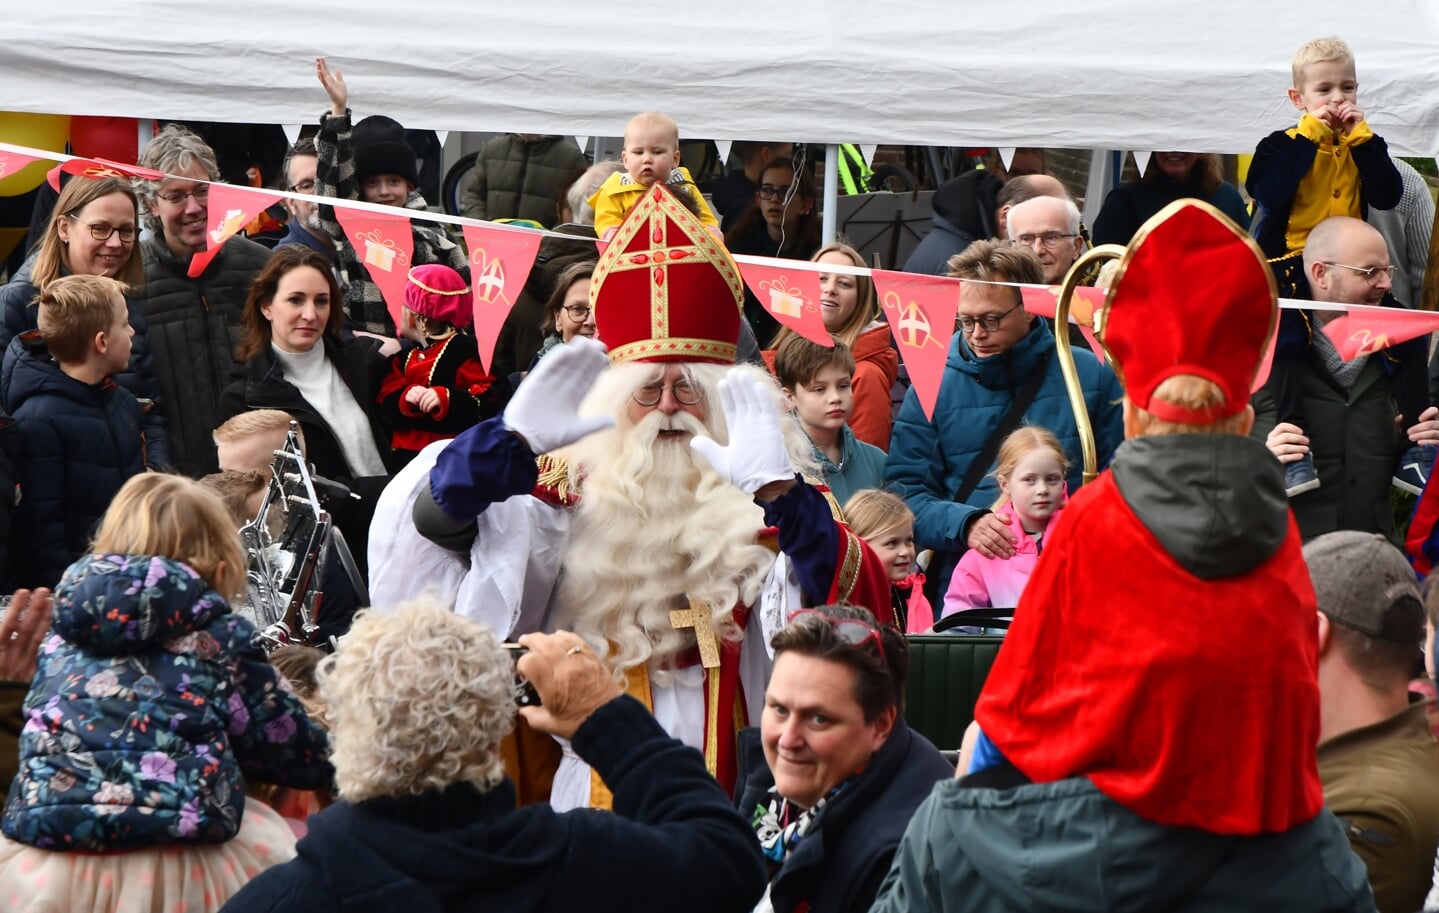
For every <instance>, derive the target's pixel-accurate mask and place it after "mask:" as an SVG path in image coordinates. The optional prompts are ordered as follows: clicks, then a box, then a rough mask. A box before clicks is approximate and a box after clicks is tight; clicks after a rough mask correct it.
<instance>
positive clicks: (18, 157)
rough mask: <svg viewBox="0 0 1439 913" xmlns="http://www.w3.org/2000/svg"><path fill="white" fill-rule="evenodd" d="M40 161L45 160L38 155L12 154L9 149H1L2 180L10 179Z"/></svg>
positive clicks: (0, 176) (0, 167) (0, 172)
mask: <svg viewBox="0 0 1439 913" xmlns="http://www.w3.org/2000/svg"><path fill="white" fill-rule="evenodd" d="M39 161H44V159H42V158H41V157H40V156H38V155H25V154H24V153H20V152H11V151H9V150H8V149H0V178H4V177H9V176H10V175H12V174H14V173H15V172H17V171H19V170H20V169H21V168H24V167H25V166H26V165H28V164H30V163H31V162H39Z"/></svg>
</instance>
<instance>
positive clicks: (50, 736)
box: [0, 555, 333, 851]
mask: <svg viewBox="0 0 1439 913" xmlns="http://www.w3.org/2000/svg"><path fill="white" fill-rule="evenodd" d="M254 633H255V629H254V627H253V626H252V625H251V624H250V622H249V621H247V620H245V619H243V618H241V617H239V616H238V615H234V614H232V613H231V612H230V607H229V606H228V605H227V604H226V603H225V600H224V599H223V598H222V597H221V596H220V595H219V594H218V593H216V592H215V591H214V590H212V589H211V588H210V587H209V585H208V584H206V583H205V581H204V580H203V579H201V577H200V576H199V574H197V573H196V572H195V571H194V570H193V569H192V568H190V567H189V566H188V565H185V564H182V563H180V562H178V561H173V560H170V559H167V558H159V557H152V556H148V555H88V556H86V557H84V558H81V559H80V560H79V561H77V562H75V563H74V564H72V565H71V566H70V568H69V570H67V571H66V572H65V577H64V578H63V579H62V580H61V582H60V585H59V586H58V587H57V588H56V590H55V612H54V620H53V629H52V631H51V633H50V636H49V637H48V638H46V640H45V641H44V643H43V644H42V645H41V648H40V660H39V666H38V668H37V671H36V673H35V681H34V683H33V685H32V686H31V689H30V694H29V696H28V697H27V698H26V700H25V719H26V722H25V728H24V730H23V731H22V732H21V735H20V773H19V774H18V775H17V776H16V778H15V783H14V785H13V786H12V787H11V789H10V795H9V798H8V800H7V802H6V804H5V810H4V814H3V816H0V830H3V831H4V833H5V835H6V836H8V837H10V838H11V839H13V840H18V841H20V842H22V843H26V844H29V845H31V846H36V847H41V848H47V849H59V850H91V851H95V850H125V849H135V848H140V847H148V846H155V845H157V844H164V843H220V842H223V841H225V840H228V839H230V838H231V837H233V836H234V835H235V833H236V832H237V831H238V830H239V827H240V817H241V815H242V813H243V811H244V804H245V795H244V780H243V777H242V772H243V774H245V775H250V776H254V777H256V778H258V779H262V780H265V781H267V782H274V783H280V784H283V785H286V786H293V787H298V788H302V789H309V788H314V787H317V786H322V785H325V784H327V783H328V782H329V781H330V779H331V777H332V775H333V774H332V771H331V768H330V766H329V763H328V761H327V760H326V756H327V752H328V747H329V746H328V739H327V738H326V736H325V733H324V732H323V731H322V730H320V729H318V728H317V727H315V726H314V725H312V724H311V723H310V722H309V720H308V718H307V717H306V716H305V712H304V710H303V709H302V708H301V706H300V703H299V701H298V700H297V699H296V697H295V695H294V694H293V693H292V692H291V691H290V689H289V685H288V683H287V682H285V680H284V679H283V678H282V677H281V676H280V675H279V674H278V673H277V672H276V671H275V670H274V668H273V667H272V666H271V665H270V664H269V663H268V662H267V661H266V659H265V656H264V654H263V652H261V651H260V649H259V648H258V647H255V646H253V645H252V639H253V635H254Z"/></svg>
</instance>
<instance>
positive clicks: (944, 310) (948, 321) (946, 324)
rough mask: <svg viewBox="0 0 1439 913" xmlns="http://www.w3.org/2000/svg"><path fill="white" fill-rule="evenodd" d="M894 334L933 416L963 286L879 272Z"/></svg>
mask: <svg viewBox="0 0 1439 913" xmlns="http://www.w3.org/2000/svg"><path fill="white" fill-rule="evenodd" d="M871 275H872V277H873V279H874V291H875V294H876V295H878V296H879V303H880V307H881V309H883V311H884V318H885V320H888V321H889V331H890V333H891V334H893V335H894V341H895V343H896V344H897V345H898V347H899V357H900V358H902V359H904V364H905V367H907V368H908V369H909V379H910V381H911V382H912V383H913V385H914V391H915V395H916V396H917V397H919V404H920V406H921V407H923V409H924V414H925V416H926V417H929V418H933V417H934V404H935V403H936V402H937V401H938V399H939V384H940V381H941V380H942V379H943V377H944V362H945V359H947V358H948V357H949V344H950V340H951V339H953V338H954V318H955V315H956V314H957V313H958V312H959V290H960V288H961V282H960V280H958V279H950V278H947V277H945V276H920V275H916V274H913V273H901V272H896V271H894V270H886V269H877V270H875V271H874V272H873V273H872V274H871Z"/></svg>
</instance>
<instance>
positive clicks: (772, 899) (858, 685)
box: [737, 605, 954, 913]
mask: <svg viewBox="0 0 1439 913" xmlns="http://www.w3.org/2000/svg"><path fill="white" fill-rule="evenodd" d="M771 646H772V647H773V648H774V670H773V672H772V673H771V674H770V680H769V686H768V687H767V688H766V689H765V696H764V715H763V717H762V718H761V722H760V727H759V729H758V730H755V729H746V730H744V731H743V732H741V733H740V743H739V752H740V755H739V757H740V781H739V784H740V785H739V788H738V790H737V795H738V796H739V802H738V808H739V812H740V814H741V815H743V816H744V817H745V818H746V819H747V820H750V821H752V822H753V824H754V827H755V832H756V835H757V836H758V838H759V841H760V846H761V848H762V849H763V850H764V854H765V857H766V859H767V860H768V862H769V867H770V887H769V891H768V893H767V895H766V898H765V900H764V901H761V903H760V905H759V907H757V908H756V909H757V910H772V911H774V913H792V911H797V910H805V909H810V910H824V911H826V913H858V911H864V910H868V909H869V907H870V903H871V902H872V901H873V900H874V897H875V894H876V893H877V892H878V890H879V885H880V882H881V881H883V880H884V876H885V873H886V872H888V871H889V864H890V860H891V859H892V858H893V856H894V852H895V849H896V848H897V847H898V846H899V840H900V837H902V836H903V835H904V830H905V827H906V825H908V823H909V819H910V816H911V815H912V814H913V813H914V810H915V809H916V808H918V807H919V804H920V803H921V802H923V801H924V799H925V797H927V796H928V795H929V793H930V790H931V789H932V787H933V786H934V784H935V783H937V782H940V781H942V780H946V779H948V778H950V777H953V776H954V768H953V766H951V765H950V763H949V762H948V761H946V760H945V759H944V756H943V755H941V754H940V753H939V751H938V750H937V749H936V748H935V747H934V746H933V745H931V744H930V743H929V741H928V740H926V739H925V738H924V736H922V735H920V734H919V733H917V732H914V731H912V730H911V729H910V728H909V727H908V726H906V725H905V722H904V718H903V715H902V712H903V709H904V679H905V674H906V672H907V671H908V669H909V647H908V645H907V644H906V643H905V639H904V636H903V635H901V634H900V633H899V632H898V631H896V630H894V629H893V628H890V627H886V626H882V625H880V624H878V623H877V622H876V621H875V619H874V616H873V615H871V614H870V613H869V612H868V611H867V610H865V609H862V608H858V607H855V606H849V605H828V606H823V607H821V608H816V609H802V610H800V611H798V612H795V613H794V614H793V615H791V616H790V621H789V625H788V626H787V627H785V628H784V629H783V630H781V631H780V632H779V633H777V634H776V635H775V636H774V638H773V640H772V641H771Z"/></svg>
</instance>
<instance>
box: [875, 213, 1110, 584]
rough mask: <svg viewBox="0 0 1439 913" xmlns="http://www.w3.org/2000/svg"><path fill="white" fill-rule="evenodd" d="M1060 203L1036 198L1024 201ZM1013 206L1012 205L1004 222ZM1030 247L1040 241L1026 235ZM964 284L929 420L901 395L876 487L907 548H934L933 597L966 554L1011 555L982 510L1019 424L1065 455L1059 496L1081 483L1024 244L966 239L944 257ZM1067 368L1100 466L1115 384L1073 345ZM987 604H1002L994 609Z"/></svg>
mask: <svg viewBox="0 0 1439 913" xmlns="http://www.w3.org/2000/svg"><path fill="white" fill-rule="evenodd" d="M1045 200H1048V202H1051V203H1061V202H1062V201H1058V200H1053V199H1051V198H1035V199H1033V200H1030V201H1029V203H1024V204H1021V206H1028V205H1030V204H1031V203H1040V202H1043V201H1045ZM1019 208H1020V207H1019V206H1016V207H1015V208H1014V209H1012V210H1010V224H1011V225H1013V224H1015V223H1014V213H1015V212H1017V211H1018V210H1019ZM1033 243H1034V244H1040V241H1039V240H1035V241H1034V242H1033ZM949 274H950V275H951V276H955V277H958V278H961V279H965V280H969V281H966V282H965V283H964V284H963V286H962V287H961V290H960V296H959V316H958V319H957V320H956V325H955V329H956V330H957V332H956V333H955V334H954V339H953V340H952V341H951V342H950V346H949V357H948V359H947V361H946V362H945V370H944V378H943V380H942V381H941V385H940V388H939V399H938V401H937V402H936V405H935V408H934V413H933V417H926V416H925V414H924V410H923V409H922V408H921V407H920V404H919V397H918V395H917V394H916V392H915V391H914V390H913V389H911V390H910V391H909V393H908V394H906V395H905V400H904V406H903V407H902V408H901V409H900V412H899V417H898V418H897V419H896V420H895V423H894V433H893V434H892V435H891V437H890V447H889V459H888V461H887V462H886V464H885V473H884V474H885V481H886V482H887V483H888V484H890V485H892V486H894V487H895V489H896V490H897V493H898V494H900V495H901V496H902V497H903V498H904V499H905V502H906V503H907V504H908V505H909V508H910V510H912V511H913V512H914V539H915V545H916V546H917V547H918V548H921V549H933V550H934V553H935V555H934V559H933V561H932V563H931V564H930V566H929V570H928V571H927V573H926V577H927V578H928V581H927V584H926V585H927V588H932V589H933V591H934V593H935V596H934V597H932V598H938V597H939V596H940V595H942V594H943V593H944V591H945V590H946V589H947V588H948V586H949V578H950V576H951V575H952V574H953V573H954V567H955V565H956V564H958V562H959V558H960V556H961V555H962V554H964V552H965V551H966V550H968V549H971V548H974V549H978V550H979V552H980V554H982V555H984V556H986V557H993V558H1008V557H1009V556H1011V555H1013V554H1014V553H1015V546H1016V544H1017V540H1016V538H1015V535H1014V533H1013V532H1012V531H1011V530H1010V528H1009V521H1010V519H1011V518H1010V517H1009V516H1008V514H1007V513H1006V512H1005V511H1003V510H1000V511H997V512H996V511H991V510H990V506H991V505H992V504H994V503H995V501H996V500H997V498H998V497H999V485H998V482H997V481H996V479H995V477H994V465H995V461H996V458H997V456H998V454H999V445H1000V444H1001V443H1002V442H1003V440H1004V438H1005V437H1006V436H1007V435H1008V434H1009V433H1010V432H1011V431H1013V430H1014V429H1016V428H1018V427H1019V426H1020V425H1021V424H1024V425H1036V426H1039V427H1043V428H1047V429H1049V430H1050V431H1052V432H1054V434H1055V436H1057V437H1058V438H1059V440H1060V443H1062V444H1063V445H1064V451H1065V454H1066V455H1067V456H1068V457H1069V467H1070V470H1069V478H1068V483H1069V491H1070V493H1071V494H1072V493H1073V492H1074V490H1075V489H1077V488H1078V487H1079V485H1080V482H1081V474H1082V465H1081V462H1082V461H1081V451H1080V445H1079V431H1078V428H1077V426H1076V424H1075V420H1074V412H1073V410H1072V408H1071V407H1070V404H1069V397H1068V394H1067V393H1066V391H1065V387H1064V378H1063V376H1062V375H1061V374H1060V370H1059V359H1058V358H1057V357H1056V356H1055V354H1054V345H1055V343H1054V334H1053V333H1052V332H1051V330H1050V327H1049V324H1048V322H1047V321H1045V320H1044V319H1043V318H1040V317H1036V316H1035V315H1034V314H1030V313H1028V312H1026V311H1025V310H1024V307H1023V306H1022V304H1021V301H1020V294H1019V289H1018V288H1016V287H1015V286H1014V283H1023V284H1041V283H1043V282H1044V281H1045V278H1044V270H1043V267H1042V266H1041V265H1040V259H1039V258H1038V257H1037V256H1036V255H1035V253H1034V250H1033V249H1032V248H1030V247H1026V246H1025V245H1012V244H1005V243H1003V242H993V241H976V242H974V243H973V244H971V245H970V246H969V247H968V248H967V249H966V250H965V251H964V253H961V254H956V255H955V256H954V257H951V258H950V261H949ZM1074 359H1075V367H1076V368H1077V369H1078V371H1079V377H1080V380H1081V382H1082V383H1083V386H1084V397H1085V403H1086V406H1087V408H1088V412H1089V415H1090V418H1091V420H1092V421H1093V423H1094V434H1095V443H1096V445H1097V446H1098V449H1099V460H1100V463H1101V465H1102V464H1103V463H1106V462H1108V460H1109V456H1110V454H1112V453H1113V452H1114V448H1115V447H1116V446H1118V444H1119V442H1120V441H1121V440H1122V439H1123V437H1124V429H1123V422H1122V418H1121V411H1120V407H1119V399H1120V392H1121V391H1120V389H1119V383H1118V382H1117V381H1116V379H1115V377H1114V372H1113V371H1111V370H1110V369H1109V367H1108V366H1106V365H1103V364H1100V363H1099V361H1098V359H1096V358H1095V357H1094V355H1093V354H1091V353H1089V352H1086V351H1080V350H1076V351H1075V353H1074ZM996 608H1009V606H997V607H996Z"/></svg>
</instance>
